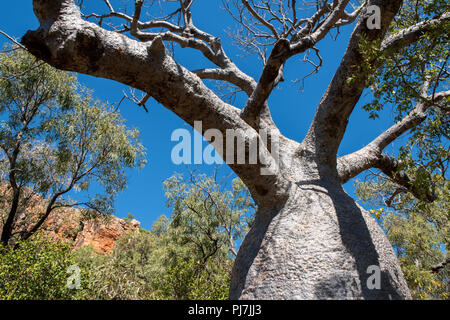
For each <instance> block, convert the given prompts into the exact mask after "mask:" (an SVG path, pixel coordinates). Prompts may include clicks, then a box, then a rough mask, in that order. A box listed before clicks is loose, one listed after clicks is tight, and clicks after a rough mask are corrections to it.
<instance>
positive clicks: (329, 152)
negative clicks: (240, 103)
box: [303, 0, 402, 168]
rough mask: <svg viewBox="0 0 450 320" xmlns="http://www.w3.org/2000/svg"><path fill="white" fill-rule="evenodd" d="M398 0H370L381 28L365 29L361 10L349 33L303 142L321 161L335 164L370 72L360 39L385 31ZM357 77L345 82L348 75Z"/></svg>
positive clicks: (373, 37)
mask: <svg viewBox="0 0 450 320" xmlns="http://www.w3.org/2000/svg"><path fill="white" fill-rule="evenodd" d="M401 4H402V1H401V0H394V1H393V0H377V1H376V0H371V1H368V2H367V6H370V5H377V6H378V7H379V8H380V9H381V17H380V19H381V28H380V29H369V27H368V22H367V19H368V18H369V16H367V15H365V14H363V16H362V17H361V18H360V19H359V21H358V24H357V26H356V28H355V30H354V31H353V33H352V36H351V38H350V42H349V44H348V47H347V50H346V52H345V54H344V57H343V59H342V61H341V64H340V65H339V67H338V70H337V71H336V73H335V75H334V77H333V79H332V81H331V83H330V85H329V86H328V89H327V91H326V92H325V94H324V95H323V97H322V99H321V101H320V103H319V106H318V108H317V111H316V114H315V116H314V119H313V122H312V124H311V126H310V128H309V130H308V133H307V135H306V137H305V139H304V141H303V145H304V146H305V148H306V149H309V151H310V152H311V153H312V154H315V155H316V157H317V159H319V161H321V162H322V163H323V164H324V165H328V166H329V167H330V168H333V167H335V166H336V154H337V150H338V148H339V145H340V142H341V140H342V138H343V136H344V133H345V130H346V127H347V123H348V119H349V117H350V114H351V113H352V111H353V109H354V107H355V105H356V104H357V102H358V101H359V99H360V97H361V94H362V92H363V90H364V89H365V87H366V81H367V79H368V77H369V76H370V73H369V72H368V71H367V70H365V69H364V68H360V66H361V65H362V64H363V63H364V62H365V57H364V56H363V55H362V54H361V52H360V46H361V44H362V41H363V39H364V40H365V41H372V42H374V43H376V42H377V41H380V42H381V40H382V39H383V38H384V37H385V35H386V32H387V30H388V28H389V25H390V24H391V22H392V20H393V19H394V17H395V15H396V14H397V13H398V11H399V9H400V7H401ZM352 77H353V78H356V79H357V81H351V82H349V81H348V79H350V78H352Z"/></svg>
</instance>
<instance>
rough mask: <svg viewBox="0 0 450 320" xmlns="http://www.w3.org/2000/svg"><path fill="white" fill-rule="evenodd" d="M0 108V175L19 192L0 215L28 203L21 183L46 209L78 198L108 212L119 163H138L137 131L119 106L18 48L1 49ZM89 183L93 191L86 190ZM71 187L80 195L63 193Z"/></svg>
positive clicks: (121, 183) (120, 181)
mask: <svg viewBox="0 0 450 320" xmlns="http://www.w3.org/2000/svg"><path fill="white" fill-rule="evenodd" d="M0 116H1V118H0V119H1V120H0V148H1V150H0V174H1V179H2V181H7V182H8V188H11V189H12V190H13V191H14V192H15V193H16V195H14V197H20V199H19V207H18V209H17V210H16V212H12V213H11V210H10V208H9V207H7V208H2V209H3V210H1V211H3V217H1V218H3V220H5V219H6V216H5V215H6V213H8V214H13V215H15V217H14V218H17V217H18V216H19V215H20V214H21V213H23V212H24V210H26V208H27V207H28V206H29V203H28V201H29V200H30V199H29V197H27V195H26V193H27V192H25V191H24V190H28V191H29V192H28V193H30V192H31V194H38V195H40V196H41V197H42V198H43V199H46V200H48V207H47V209H48V210H49V211H51V210H53V209H54V208H55V207H61V206H77V205H82V206H84V207H88V208H90V209H94V210H96V211H98V212H102V213H111V212H112V211H113V200H114V198H115V196H116V195H117V193H118V192H120V191H122V190H123V189H124V188H125V186H126V169H127V168H134V167H141V166H143V165H144V163H145V160H144V156H145V154H144V147H143V146H142V144H141V143H140V142H139V141H138V138H139V132H138V131H137V130H136V129H128V128H127V127H126V124H125V120H124V119H122V117H121V115H120V113H118V112H117V111H115V110H113V109H112V108H111V107H110V106H108V105H106V104H104V103H101V102H99V101H95V100H94V99H93V97H92V95H91V93H90V92H89V91H88V90H87V89H85V88H82V87H81V86H80V85H79V84H78V83H77V81H76V78H75V76H74V75H72V74H70V73H67V72H63V71H59V70H56V69H54V68H52V67H50V66H48V65H47V64H45V63H42V62H38V61H36V59H35V58H34V57H33V56H31V55H30V54H28V53H27V52H25V51H23V50H20V49H17V48H11V50H8V51H7V52H6V53H2V54H0ZM93 184H95V185H96V186H97V187H101V188H97V189H98V190H100V192H99V193H97V194H94V195H93V196H88V193H87V191H88V190H89V189H90V187H91V185H93ZM102 189H103V190H102ZM71 190H75V191H83V192H84V193H83V194H82V195H80V198H84V199H83V200H82V201H81V200H79V201H74V200H71V199H69V198H68V197H66V198H65V199H63V198H62V196H66V195H67V193H68V192H69V191H71ZM9 196H10V197H12V196H13V195H12V194H11V195H9ZM5 202H6V203H9V204H11V203H13V199H12V198H10V199H6V201H5ZM46 212H47V210H46ZM44 213H45V212H42V213H41V214H40V215H41V216H44V215H45V214H44Z"/></svg>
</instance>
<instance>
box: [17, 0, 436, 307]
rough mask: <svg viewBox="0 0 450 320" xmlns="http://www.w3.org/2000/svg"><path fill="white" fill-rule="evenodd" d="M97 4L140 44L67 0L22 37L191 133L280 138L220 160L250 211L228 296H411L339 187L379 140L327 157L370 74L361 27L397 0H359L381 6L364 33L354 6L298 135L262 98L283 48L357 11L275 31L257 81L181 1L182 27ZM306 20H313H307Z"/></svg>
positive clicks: (277, 77) (51, 4)
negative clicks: (275, 151) (375, 270)
mask: <svg viewBox="0 0 450 320" xmlns="http://www.w3.org/2000/svg"><path fill="white" fill-rule="evenodd" d="M106 3H107V4H108V7H109V9H110V13H109V14H107V15H105V16H104V17H108V16H114V17H119V18H122V19H124V20H125V21H127V22H128V23H129V24H130V26H129V27H126V28H127V29H125V31H128V32H129V33H130V34H131V35H132V36H134V37H135V38H136V39H138V40H140V41H143V42H138V41H136V40H133V39H130V38H129V37H127V36H125V35H123V34H120V33H117V32H112V31H107V30H105V29H103V28H101V27H100V26H98V25H96V24H94V23H90V22H87V21H85V20H83V19H82V17H81V15H80V12H79V9H78V8H77V6H76V5H75V4H74V2H73V0H33V6H34V11H35V13H36V16H37V17H38V19H39V22H40V28H39V29H38V30H36V31H29V32H28V33H27V34H26V35H25V36H24V37H23V39H22V43H23V44H24V45H25V46H26V47H27V49H28V50H29V51H30V52H31V53H33V54H34V55H35V56H37V57H38V58H40V59H43V60H44V61H46V62H48V63H49V64H51V65H53V66H55V67H57V68H60V69H64V70H68V71H75V72H80V73H86V74H90V75H93V76H96V77H103V78H108V79H112V80H115V81H119V82H121V83H124V84H127V85H129V86H131V87H133V88H136V89H139V90H142V91H144V92H146V93H147V94H148V95H150V96H152V97H153V98H154V99H155V100H156V101H158V102H159V103H161V104H162V105H163V106H164V107H166V108H168V109H169V110H171V111H172V112H174V113H175V114H177V115H178V116H179V117H180V118H182V119H183V120H185V121H186V122H187V123H189V124H190V125H193V124H194V121H199V120H201V121H202V124H203V130H202V132H201V133H204V131H206V130H207V129H218V130H219V131H221V132H222V133H224V135H225V132H226V130H227V129H240V130H241V132H242V133H241V134H242V137H243V138H244V139H246V145H247V146H248V145H249V143H250V141H252V140H254V139H257V140H260V139H261V137H260V136H259V134H258V132H257V130H259V129H266V130H271V141H274V139H275V138H276V139H277V140H278V141H279V150H280V151H281V152H280V158H279V159H278V161H276V160H275V159H274V158H273V157H272V155H271V154H270V153H269V146H268V144H269V143H268V144H267V145H266V148H264V147H263V148H262V150H261V158H260V161H259V162H258V163H257V164H231V165H230V167H231V168H232V170H233V171H234V172H235V173H236V174H237V175H238V176H239V177H240V178H241V179H242V180H243V181H244V183H245V184H246V185H247V187H248V188H249V189H250V191H251V193H252V196H253V198H254V200H255V202H256V203H257V205H258V208H259V209H258V212H257V214H256V220H255V222H254V224H253V226H252V228H251V230H250V232H249V233H248V235H247V236H246V238H245V240H244V242H243V244H242V246H241V248H240V250H239V252H238V255H237V258H236V262H235V265H234V268H233V273H232V280H231V289H230V298H231V299H409V298H411V295H410V293H409V290H408V287H407V284H406V282H405V280H404V278H403V275H402V272H401V269H400V267H399V264H398V261H397V259H396V256H395V253H394V251H393V249H392V247H391V245H390V243H389V241H388V240H387V238H386V236H385V234H384V233H383V231H382V230H381V229H380V227H379V226H378V224H377V223H376V221H375V220H374V219H373V218H372V217H371V216H370V215H369V213H367V212H366V211H365V210H363V209H362V208H361V207H359V206H358V205H357V204H356V202H355V201H354V200H353V199H352V198H351V197H349V196H348V195H347V194H346V193H345V192H344V190H343V189H342V182H343V181H344V180H346V179H347V178H348V177H352V176H355V175H357V174H358V173H360V172H362V171H364V170H366V169H368V168H370V167H373V166H375V165H376V161H373V160H372V158H377V157H379V156H380V154H379V153H377V152H381V151H382V149H380V150H377V151H376V152H375V153H376V154H375V155H374V154H373V152H372V151H371V150H370V152H365V151H366V150H364V152H359V153H357V154H356V155H353V156H352V155H349V156H348V157H346V158H340V159H339V160H338V159H337V156H336V154H337V149H338V147H339V144H340V142H341V140H342V137H343V134H344V132H345V129H346V126H347V122H348V118H349V116H350V114H351V112H352V110H353V108H354V107H355V105H356V103H357V102H358V100H359V97H360V96H361V93H362V91H363V90H364V89H365V85H364V83H365V79H367V77H368V74H364V73H361V71H359V69H358V68H356V67H355V65H358V64H360V63H362V62H363V57H362V56H361V53H360V52H359V44H360V39H361V35H362V34H363V33H364V34H366V35H367V36H368V39H371V40H383V39H384V38H385V36H386V32H387V29H388V26H389V24H390V23H391V21H392V20H393V18H394V16H395V15H396V14H397V12H398V10H399V8H400V6H401V3H402V1H401V0H371V1H368V2H367V3H366V5H373V4H375V5H378V6H380V7H381V9H382V12H383V16H382V29H381V30H368V29H367V26H366V23H365V21H366V19H367V17H366V16H364V14H363V16H362V17H361V18H360V19H359V21H358V22H357V24H356V28H355V30H354V32H353V34H352V36H351V39H350V41H349V46H348V48H347V51H346V53H345V56H344V58H343V60H342V63H341V65H340V66H339V68H338V70H337V72H336V74H335V76H334V78H333V80H332V82H331V84H330V86H329V88H328V90H327V91H326V93H325V94H324V95H323V98H322V100H321V102H320V104H319V106H318V109H317V113H316V116H315V118H314V120H313V123H312V125H311V127H310V129H309V131H308V134H307V136H306V138H305V140H304V141H303V142H302V143H298V142H295V141H292V140H290V139H288V138H286V137H284V136H283V135H282V134H281V133H280V131H279V130H278V129H277V128H276V126H275V124H274V122H273V120H272V118H271V116H270V110H269V107H268V104H267V98H268V97H269V95H270V93H271V92H272V90H273V88H274V87H275V86H276V85H277V83H278V82H279V81H281V79H282V72H283V68H284V63H285V62H286V60H287V59H288V58H289V57H291V56H293V55H295V54H298V53H301V52H304V51H305V50H307V49H311V48H314V46H315V45H316V44H317V43H318V42H319V41H320V40H321V39H323V37H324V36H325V35H326V34H327V33H328V32H329V31H330V30H331V29H332V28H334V27H337V26H341V25H344V24H347V23H351V22H353V21H354V20H355V19H356V17H357V16H358V13H359V12H360V11H361V10H362V11H363V8H359V9H358V11H357V12H356V11H355V12H354V13H352V14H348V13H346V12H345V8H346V5H347V4H348V0H341V1H335V2H334V4H333V5H326V6H325V7H324V8H322V9H321V10H319V11H318V12H317V13H316V14H315V15H314V16H313V17H311V19H310V20H309V21H310V23H308V24H307V25H306V26H304V27H303V28H301V30H299V31H298V32H296V33H293V34H292V37H291V38H290V39H286V38H282V37H281V36H280V35H279V34H278V33H277V32H275V33H274V37H275V38H276V39H277V41H276V44H275V46H274V49H273V51H272V53H271V55H270V56H269V59H268V61H267V63H266V65H265V67H264V70H263V72H262V74H261V78H260V79H259V80H258V81H255V80H254V79H252V78H251V77H249V76H247V75H245V74H244V73H243V72H242V71H241V70H239V69H238V68H237V66H236V65H235V64H234V63H233V62H232V61H231V60H230V59H229V58H228V57H227V56H226V54H225V52H224V50H223V48H222V46H221V44H220V41H219V40H218V39H216V38H214V37H212V36H210V35H209V34H206V33H204V32H203V31H201V30H198V29H197V28H195V26H194V25H193V23H192V19H191V15H190V12H189V13H187V11H188V9H187V7H184V8H182V9H183V10H185V11H186V12H184V11H183V12H184V13H185V15H184V18H185V28H181V27H179V26H175V25H172V24H170V23H168V22H166V21H150V22H148V23H143V22H140V21H139V17H140V13H141V8H142V1H135V14H134V15H133V16H127V15H125V14H121V13H117V12H115V11H114V9H113V8H112V6H111V5H110V4H109V2H108V1H106ZM186 3H190V2H189V1H185V2H180V4H181V5H182V6H183V5H186ZM242 3H243V5H245V6H246V7H247V9H248V10H249V12H250V14H252V15H253V16H254V17H255V19H257V20H258V21H259V22H260V23H262V24H263V25H267V24H270V23H269V22H268V21H266V20H264V18H263V17H261V16H260V15H258V13H257V12H255V11H254V10H252V8H251V5H250V3H249V2H247V1H243V2H242ZM435 20H436V19H435ZM438 20H439V19H438ZM319 21H321V23H318V22H319ZM432 23H433V24H437V23H439V22H436V21H433V22H432ZM314 25H317V28H315V29H312V26H314ZM425 26H426V23H425V24H424V25H420V26H419V27H418V28H411V29H409V33H408V32H406V33H405V36H406V37H407V39H406V40H405V41H401V40H399V37H400V36H397V37H394V38H388V39H387V40H389V39H393V40H392V41H387V40H386V41H387V42H385V43H384V44H383V45H385V47H386V48H388V47H390V46H391V45H390V44H392V46H394V47H397V46H400V45H401V44H402V45H404V44H405V43H408V41H414V39H415V38H416V36H410V34H411V32H413V33H414V34H417V33H418V32H419V31H417V30H419V29H420V30H422V31H423V30H424V29H426V28H425ZM152 27H162V28H166V29H167V32H164V33H160V34H158V33H152V32H146V31H145V30H147V29H151V28H152ZM268 27H269V29H271V30H272V28H271V27H270V26H268ZM186 29H188V30H187V31H189V32H187V33H188V36H186V32H185V31H186ZM272 31H274V30H272ZM275 31H276V30H275ZM400 38H401V37H400ZM163 41H173V42H176V43H178V44H180V45H181V46H184V47H191V48H194V49H197V50H199V51H200V52H201V53H202V54H203V55H204V56H205V57H206V58H207V59H209V60H210V61H211V62H213V63H214V64H216V65H217V67H218V68H217V69H202V70H195V71H189V70H187V69H186V68H184V67H183V66H181V65H180V64H178V63H177V62H176V61H175V60H174V59H173V58H172V57H171V56H170V55H168V54H167V53H166V50H165V47H164V43H163ZM358 73H359V74H358ZM349 76H357V78H358V79H359V80H358V83H357V84H354V85H350V84H349V83H348V82H347V81H346V80H347V78H348V77H349ZM202 79H220V80H224V81H228V82H229V83H232V84H233V85H236V86H238V87H240V88H241V89H242V90H243V91H244V92H246V93H247V95H248V96H249V100H248V102H247V105H246V106H245V107H244V109H243V110H240V109H238V108H235V107H233V106H231V105H229V104H227V103H225V102H224V101H222V100H221V99H220V98H219V97H218V96H217V95H216V94H215V93H214V92H213V91H211V90H210V89H209V88H208V87H206V86H205V84H204V83H203V82H202ZM224 154H226V150H224ZM267 165H269V166H271V167H275V166H277V165H278V167H279V171H277V172H276V173H274V174H273V175H261V168H263V167H266V166H267ZM369 266H379V268H380V269H381V288H380V289H372V290H370V289H369V288H368V286H367V280H368V277H369V276H370V273H368V270H367V268H368V267H369Z"/></svg>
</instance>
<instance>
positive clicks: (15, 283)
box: [0, 234, 77, 300]
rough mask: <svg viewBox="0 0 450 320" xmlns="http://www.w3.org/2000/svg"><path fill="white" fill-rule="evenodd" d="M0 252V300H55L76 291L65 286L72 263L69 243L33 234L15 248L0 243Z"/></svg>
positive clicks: (67, 296) (72, 294)
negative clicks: (53, 240)
mask: <svg viewBox="0 0 450 320" xmlns="http://www.w3.org/2000/svg"><path fill="white" fill-rule="evenodd" d="M0 252H1V254H0V299H1V300H37V299H39V300H59V299H72V298H73V297H74V296H75V295H76V291H77V290H71V289H69V288H68V287H67V280H68V278H69V277H70V274H68V273H67V270H68V268H69V267H70V266H71V265H74V264H75V259H74V256H73V254H72V246H71V245H70V244H69V243H64V242H52V241H50V240H49V239H48V238H46V237H44V236H43V235H41V234H39V235H38V234H36V235H35V236H34V237H32V238H30V239H29V240H26V241H20V242H18V243H17V245H16V247H15V248H14V247H12V246H8V247H4V246H2V245H1V244H0Z"/></svg>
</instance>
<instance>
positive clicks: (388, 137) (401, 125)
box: [337, 83, 450, 183]
mask: <svg viewBox="0 0 450 320" xmlns="http://www.w3.org/2000/svg"><path fill="white" fill-rule="evenodd" d="M428 87H429V83H427V84H425V86H424V88H423V89H422V93H423V94H424V93H425V92H426V90H427V88H428ZM449 96H450V91H442V92H437V93H435V94H432V95H430V96H427V97H423V98H422V101H420V102H419V103H417V105H416V107H415V108H414V109H413V110H412V111H411V112H410V113H408V114H407V115H406V116H405V117H404V118H403V119H402V120H400V121H399V122H397V123H395V124H394V125H392V126H391V127H389V128H388V129H387V130H385V131H384V132H383V133H381V134H380V135H379V136H378V137H376V138H375V139H374V140H372V141H371V142H370V143H369V144H368V145H366V146H365V147H364V148H362V149H360V150H358V151H355V152H353V153H351V154H348V155H345V156H343V157H340V158H338V160H337V168H338V174H339V178H340V180H341V182H342V183H346V182H347V181H349V180H350V179H352V178H354V177H356V176H357V175H358V174H360V173H361V172H363V171H365V170H367V169H370V168H373V167H377V164H378V163H379V161H380V157H381V156H382V152H383V150H384V149H385V148H386V147H387V146H388V145H389V144H391V143H392V142H393V141H394V140H396V139H397V138H398V137H400V136H401V135H402V134H404V133H405V132H407V131H408V130H410V129H412V128H414V127H415V126H417V125H419V124H420V123H422V122H423V121H425V119H426V118H427V113H426V111H427V109H428V108H430V107H432V106H435V105H436V104H437V103H438V102H439V101H441V100H442V99H444V98H446V97H449Z"/></svg>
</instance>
